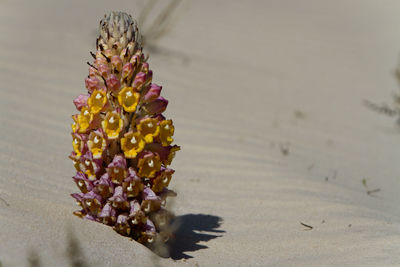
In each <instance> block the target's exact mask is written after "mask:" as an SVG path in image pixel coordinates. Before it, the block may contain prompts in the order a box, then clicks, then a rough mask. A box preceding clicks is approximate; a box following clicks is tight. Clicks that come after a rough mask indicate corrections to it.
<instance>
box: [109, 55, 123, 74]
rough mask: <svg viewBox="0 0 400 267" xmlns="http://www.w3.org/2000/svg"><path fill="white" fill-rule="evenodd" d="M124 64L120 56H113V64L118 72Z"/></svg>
mask: <svg viewBox="0 0 400 267" xmlns="http://www.w3.org/2000/svg"><path fill="white" fill-rule="evenodd" d="M122 64H123V63H122V59H121V58H120V57H119V56H113V57H112V58H111V65H112V67H113V69H114V70H117V72H121V70H122Z"/></svg>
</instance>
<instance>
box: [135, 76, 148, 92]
mask: <svg viewBox="0 0 400 267" xmlns="http://www.w3.org/2000/svg"><path fill="white" fill-rule="evenodd" d="M145 81H146V73H144V72H139V73H138V74H136V76H135V80H134V81H133V87H134V88H137V89H140V87H141V86H142V85H143V84H144V82H145Z"/></svg>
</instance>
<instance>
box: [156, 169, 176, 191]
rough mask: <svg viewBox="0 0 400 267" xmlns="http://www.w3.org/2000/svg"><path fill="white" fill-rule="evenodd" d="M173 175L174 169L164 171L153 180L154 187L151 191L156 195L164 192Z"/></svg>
mask: <svg viewBox="0 0 400 267" xmlns="http://www.w3.org/2000/svg"><path fill="white" fill-rule="evenodd" d="M173 173H174V171H173V170H172V169H165V170H164V171H162V172H161V173H160V174H159V175H158V176H157V177H156V178H155V179H154V180H153V186H152V187H151V190H153V191H154V192H156V193H158V192H161V191H163V189H164V188H165V187H167V186H168V185H169V182H170V181H171V178H172V174H173Z"/></svg>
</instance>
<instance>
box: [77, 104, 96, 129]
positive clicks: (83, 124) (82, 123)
mask: <svg viewBox="0 0 400 267" xmlns="http://www.w3.org/2000/svg"><path fill="white" fill-rule="evenodd" d="M93 120H94V115H93V114H92V113H90V112H89V108H88V107H82V109H81V114H79V115H78V124H79V133H85V132H86V131H87V130H88V129H89V127H90V124H91V123H92V121H93Z"/></svg>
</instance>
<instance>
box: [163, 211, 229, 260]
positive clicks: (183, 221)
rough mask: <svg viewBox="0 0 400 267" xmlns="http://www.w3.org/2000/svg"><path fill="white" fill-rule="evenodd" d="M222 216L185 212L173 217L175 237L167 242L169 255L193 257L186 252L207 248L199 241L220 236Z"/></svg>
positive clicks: (180, 257)
mask: <svg viewBox="0 0 400 267" xmlns="http://www.w3.org/2000/svg"><path fill="white" fill-rule="evenodd" d="M221 223H222V218H221V217H218V216H213V215H206V214H186V215H182V216H178V217H176V218H175V220H174V223H173V224H175V225H176V230H175V239H174V240H173V241H170V242H168V243H169V244H168V245H169V251H170V257H171V258H172V259H174V260H180V259H188V258H193V257H192V256H190V255H187V254H186V252H191V251H196V250H199V249H205V248H208V247H207V246H205V245H200V244H198V243H199V242H207V241H209V240H211V239H214V238H217V237H221V236H222V233H225V231H223V230H218V228H219V227H220V226H221Z"/></svg>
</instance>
